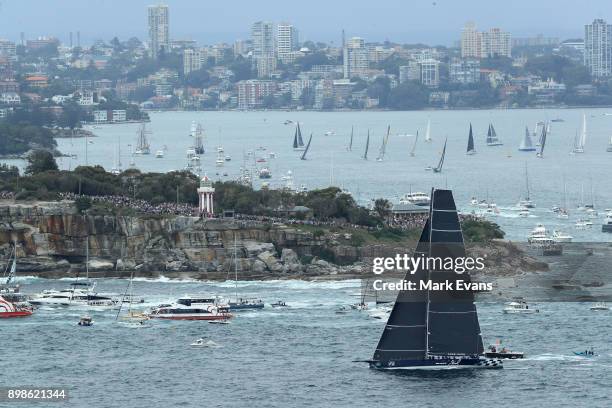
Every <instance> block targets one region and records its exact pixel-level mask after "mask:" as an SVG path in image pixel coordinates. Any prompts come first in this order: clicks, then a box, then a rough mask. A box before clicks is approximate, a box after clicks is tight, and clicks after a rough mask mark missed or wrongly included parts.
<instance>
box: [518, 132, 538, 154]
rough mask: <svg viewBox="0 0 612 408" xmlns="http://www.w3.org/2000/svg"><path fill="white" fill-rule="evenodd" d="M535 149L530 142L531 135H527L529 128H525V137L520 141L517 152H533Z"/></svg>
mask: <svg viewBox="0 0 612 408" xmlns="http://www.w3.org/2000/svg"><path fill="white" fill-rule="evenodd" d="M534 150H536V148H535V147H534V146H533V142H532V141H531V134H530V133H529V128H528V127H526V126H525V137H523V140H522V141H521V145H520V146H519V151H521V152H533V151H534Z"/></svg>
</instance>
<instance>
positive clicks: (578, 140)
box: [572, 113, 587, 153]
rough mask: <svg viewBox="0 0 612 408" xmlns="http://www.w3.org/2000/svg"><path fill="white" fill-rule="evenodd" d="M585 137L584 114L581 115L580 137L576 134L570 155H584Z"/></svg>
mask: <svg viewBox="0 0 612 408" xmlns="http://www.w3.org/2000/svg"><path fill="white" fill-rule="evenodd" d="M586 136H587V125H586V114H585V113H583V114H582V131H581V132H580V135H578V134H576V137H575V138H574V148H573V149H572V153H584V146H585V144H586Z"/></svg>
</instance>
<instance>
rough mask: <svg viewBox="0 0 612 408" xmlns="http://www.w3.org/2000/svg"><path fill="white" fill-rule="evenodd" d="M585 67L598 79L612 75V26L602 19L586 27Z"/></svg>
mask: <svg viewBox="0 0 612 408" xmlns="http://www.w3.org/2000/svg"><path fill="white" fill-rule="evenodd" d="M584 65H585V66H586V67H587V68H588V69H589V71H590V72H591V75H592V76H593V77H596V78H599V77H606V76H610V75H611V74H612V25H610V24H607V23H606V22H605V21H604V20H602V19H595V20H593V23H592V24H586V25H585V26H584Z"/></svg>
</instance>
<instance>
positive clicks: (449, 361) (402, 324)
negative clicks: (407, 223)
mask: <svg viewBox="0 0 612 408" xmlns="http://www.w3.org/2000/svg"><path fill="white" fill-rule="evenodd" d="M465 256H466V253H465V245H464V242H463V234H462V231H461V225H460V224H459V217H458V214H457V207H456V205H455V200H454V199H453V194H452V192H451V191H450V190H437V189H432V193H431V204H430V207H429V217H428V219H427V221H426V223H425V227H424V228H423V232H422V233H421V238H420V239H419V242H418V244H417V247H416V250H415V253H414V257H424V258H425V259H428V258H434V259H436V258H440V259H448V258H451V259H458V258H460V257H465ZM459 279H461V280H462V281H463V282H467V283H468V284H469V282H471V280H470V277H469V275H468V274H467V272H465V273H462V274H458V273H455V271H453V270H441V271H440V270H435V269H425V268H424V267H420V268H417V269H416V270H414V271H410V272H408V273H407V275H406V277H405V278H404V280H410V281H412V282H416V281H421V282H427V281H431V282H432V286H430V287H434V285H435V283H439V284H442V283H443V282H453V283H454V284H453V285H452V286H451V285H447V286H446V287H447V288H452V287H457V286H456V285H457V283H456V281H457V280H459ZM483 352H484V347H483V342H482V336H481V334H480V325H479V323H478V313H477V311H476V305H475V303H474V292H473V291H469V290H466V291H458V290H452V289H444V290H433V289H429V288H424V289H420V290H400V291H399V293H398V295H397V298H396V300H395V303H394V305H393V309H392V310H391V314H390V315H389V319H388V320H387V324H386V326H385V329H384V331H383V333H382V335H381V337H380V340H379V342H378V345H377V346H376V350H375V351H374V356H373V358H372V359H370V360H366V362H367V363H369V365H370V368H373V369H377V370H443V369H459V368H502V367H503V365H502V361H501V360H500V359H496V358H485V357H483Z"/></svg>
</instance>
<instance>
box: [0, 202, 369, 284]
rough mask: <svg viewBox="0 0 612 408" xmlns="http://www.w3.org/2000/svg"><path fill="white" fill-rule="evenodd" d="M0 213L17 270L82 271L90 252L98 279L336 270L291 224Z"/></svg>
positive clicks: (63, 211)
mask: <svg viewBox="0 0 612 408" xmlns="http://www.w3.org/2000/svg"><path fill="white" fill-rule="evenodd" d="M0 216H1V218H0V255H4V256H3V260H4V259H7V258H8V253H9V251H10V243H12V242H14V241H17V244H18V252H17V253H18V258H19V270H20V273H35V274H39V275H41V276H50V277H57V276H66V275H74V274H77V273H82V272H83V271H84V270H85V260H86V256H87V252H89V258H90V263H89V270H90V272H91V273H92V275H93V276H96V275H97V276H115V275H116V276H119V275H126V274H129V271H134V270H135V271H138V272H139V273H140V274H142V275H145V276H155V275H156V274H160V273H164V274H166V273H168V272H172V273H176V274H180V273H183V274H189V275H190V276H192V277H198V278H202V279H205V278H213V279H214V278H215V277H225V276H226V275H227V272H228V271H233V270H234V268H235V263H234V259H237V264H238V269H239V270H240V271H241V273H242V274H244V275H249V276H250V277H251V278H256V277H270V276H279V275H286V274H288V275H309V274H311V275H312V274H326V273H338V269H337V268H336V267H335V266H334V265H332V264H329V263H327V262H324V261H320V260H318V259H317V258H316V257H314V262H311V261H312V260H313V257H312V255H313V253H314V254H316V253H318V252H321V251H320V250H319V249H318V248H320V247H322V246H324V245H325V241H324V240H321V239H315V238H314V237H313V235H312V234H311V233H309V232H303V231H299V230H297V229H295V228H291V227H285V226H274V227H271V226H270V225H264V224H260V223H253V222H244V221H234V220H217V219H214V220H201V219H198V218H195V217H180V216H177V217H165V218H150V217H127V216H89V215H79V214H76V213H74V211H72V210H71V209H70V207H66V206H65V207H59V206H58V207H57V208H47V207H38V206H25V205H24V206H7V207H0ZM355 255H356V254H350V258H354V259H357V257H356V256H355ZM300 259H302V260H304V259H308V262H307V263H303V262H301V261H300ZM317 262H318V263H317ZM353 269H354V268H353ZM353 269H347V268H344V269H343V270H340V272H344V270H347V271H351V273H355V271H354V270H353ZM357 272H358V271H357ZM245 277H246V276H245Z"/></svg>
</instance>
